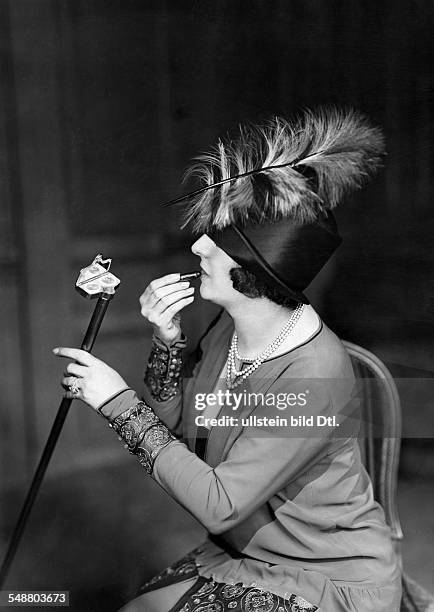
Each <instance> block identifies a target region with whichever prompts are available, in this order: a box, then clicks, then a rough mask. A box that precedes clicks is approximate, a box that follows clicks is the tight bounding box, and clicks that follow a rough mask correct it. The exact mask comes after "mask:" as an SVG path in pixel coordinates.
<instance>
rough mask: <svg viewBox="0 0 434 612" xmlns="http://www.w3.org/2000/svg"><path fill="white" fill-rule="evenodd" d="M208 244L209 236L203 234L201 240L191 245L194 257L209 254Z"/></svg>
mask: <svg viewBox="0 0 434 612" xmlns="http://www.w3.org/2000/svg"><path fill="white" fill-rule="evenodd" d="M208 242H209V238H208V236H207V235H206V234H203V235H202V236H201V237H200V238H198V239H197V240H196V242H194V243H193V244H192V245H191V252H192V253H193V254H194V255H197V256H198V257H204V256H205V255H206V253H207V247H208V244H207V243H208Z"/></svg>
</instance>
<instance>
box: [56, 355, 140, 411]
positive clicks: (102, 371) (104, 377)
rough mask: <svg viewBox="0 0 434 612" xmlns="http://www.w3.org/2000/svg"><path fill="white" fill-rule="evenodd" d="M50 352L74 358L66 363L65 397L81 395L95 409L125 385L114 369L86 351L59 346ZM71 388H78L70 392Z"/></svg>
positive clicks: (124, 387)
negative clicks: (71, 361)
mask: <svg viewBox="0 0 434 612" xmlns="http://www.w3.org/2000/svg"><path fill="white" fill-rule="evenodd" d="M53 353H54V354H55V355H57V356H58V357H67V358H69V359H75V363H69V364H68V365H67V367H66V372H65V375H64V377H63V379H62V387H63V388H64V389H66V393H65V397H69V398H74V399H80V400H82V401H83V402H85V403H86V404H88V405H89V406H91V407H92V408H94V409H95V410H96V409H97V408H98V407H99V406H101V404H104V402H106V401H107V400H108V399H109V398H110V397H112V396H113V395H116V393H119V392H120V391H123V390H124V389H128V385H127V383H126V382H125V381H124V379H123V378H122V376H120V375H119V374H118V373H117V372H116V370H114V369H113V368H111V367H110V366H108V365H107V364H106V363H104V362H103V361H101V360H100V359H97V358H96V357H94V356H93V355H90V353H87V352H86V351H83V350H81V349H76V348H63V347H62V348H55V349H53ZM71 385H72V387H71ZM74 388H75V389H76V390H77V391H76V392H74V393H73V392H72V390H71V389H74Z"/></svg>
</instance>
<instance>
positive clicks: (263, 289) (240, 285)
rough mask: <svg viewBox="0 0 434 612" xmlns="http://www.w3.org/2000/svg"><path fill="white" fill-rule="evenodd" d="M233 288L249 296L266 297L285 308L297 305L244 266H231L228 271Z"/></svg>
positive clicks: (292, 307)
mask: <svg viewBox="0 0 434 612" xmlns="http://www.w3.org/2000/svg"><path fill="white" fill-rule="evenodd" d="M229 274H230V277H231V280H232V283H233V286H234V289H235V290H236V291H239V292H240V293H242V294H243V295H246V296H247V297H250V298H257V297H266V298H268V299H269V300H271V301H272V302H275V303H276V304H279V305H280V306H286V307H287V308H291V309H292V310H294V308H296V307H297V305H298V302H297V301H296V300H293V299H292V298H290V297H288V296H286V295H282V294H281V293H279V292H278V291H277V290H276V289H274V287H270V286H269V285H267V284H266V283H264V282H263V281H262V280H261V279H259V278H258V277H257V276H255V275H254V274H253V273H252V272H249V271H248V270H246V269H245V268H231V270H230V271H229Z"/></svg>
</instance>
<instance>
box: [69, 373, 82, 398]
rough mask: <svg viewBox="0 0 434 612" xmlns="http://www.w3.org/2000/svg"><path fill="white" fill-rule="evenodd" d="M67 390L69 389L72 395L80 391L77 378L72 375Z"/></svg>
mask: <svg viewBox="0 0 434 612" xmlns="http://www.w3.org/2000/svg"><path fill="white" fill-rule="evenodd" d="M69 390H70V391H71V393H72V395H78V394H79V393H80V387H79V384H78V378H77V377H74V378H73V379H72V382H71V383H69Z"/></svg>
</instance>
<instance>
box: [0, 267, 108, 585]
mask: <svg viewBox="0 0 434 612" xmlns="http://www.w3.org/2000/svg"><path fill="white" fill-rule="evenodd" d="M107 262H109V265H108V268H104V267H103V264H107ZM110 264H111V260H110V259H107V260H103V259H102V255H97V256H96V257H95V259H94V261H93V263H92V264H91V265H90V266H87V268H83V269H82V270H81V271H80V276H79V277H78V280H77V283H76V288H77V290H78V291H79V292H80V293H81V294H82V295H85V296H86V297H88V298H94V297H98V301H97V303H96V305H95V309H94V311H93V314H92V318H91V320H90V323H89V326H88V328H87V331H86V333H85V335H84V338H83V342H82V343H81V348H82V349H83V350H85V351H87V352H88V353H90V352H91V350H92V348H93V345H94V343H95V340H96V337H97V335H98V332H99V329H100V327H101V323H102V321H103V319H104V315H105V313H106V311H107V308H108V305H109V304H110V300H111V299H112V298H113V296H114V294H115V290H116V287H117V286H118V285H119V283H120V280H119V279H118V278H117V277H116V276H114V275H113V274H111V273H110V272H108V269H109V268H110ZM92 274H93V276H92ZM86 275H87V276H86ZM71 403H72V398H67V397H64V398H63V399H62V401H61V402H60V406H59V409H58V411H57V414H56V418H55V419H54V423H53V425H52V428H51V431H50V434H49V436H48V439H47V442H46V444H45V448H44V450H43V452H42V455H41V458H40V460H39V463H38V466H37V468H36V471H35V474H34V476H33V480H32V483H31V485H30V488H29V491H28V493H27V496H26V498H25V501H24V504H23V506H22V508H21V512H20V514H19V516H18V520H17V522H16V525H15V528H14V531H13V533H12V536H11V539H10V541H9V546H8V549H7V552H6V555H5V557H4V560H3V563H2V565H1V568H0V590H1V589H2V588H3V584H4V582H5V580H6V578H7V576H8V573H9V570H10V567H11V565H12V562H13V560H14V557H15V554H16V552H17V549H18V546H19V543H20V541H21V537H22V535H23V532H24V529H25V526H26V524H27V520H28V518H29V515H30V512H31V510H32V508H33V505H34V503H35V500H36V497H37V495H38V492H39V489H40V487H41V484H42V481H43V479H44V476H45V472H46V471H47V467H48V464H49V462H50V459H51V456H52V454H53V451H54V449H55V447H56V444H57V441H58V439H59V436H60V433H61V431H62V428H63V425H64V423H65V419H66V417H67V415H68V411H69V407H70V406H71Z"/></svg>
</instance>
